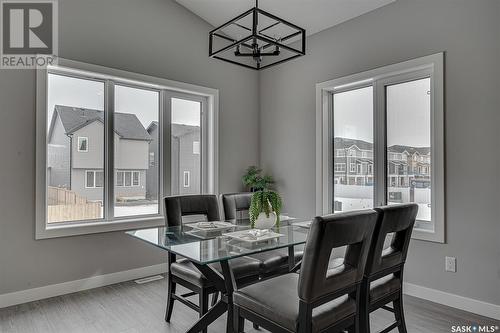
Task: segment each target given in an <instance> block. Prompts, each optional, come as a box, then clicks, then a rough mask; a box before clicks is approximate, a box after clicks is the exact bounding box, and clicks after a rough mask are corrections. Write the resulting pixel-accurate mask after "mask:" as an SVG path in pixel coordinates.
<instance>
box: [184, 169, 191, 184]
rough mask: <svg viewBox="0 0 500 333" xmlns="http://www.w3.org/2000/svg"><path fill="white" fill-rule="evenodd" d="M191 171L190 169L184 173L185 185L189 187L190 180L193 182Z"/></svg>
mask: <svg viewBox="0 0 500 333" xmlns="http://www.w3.org/2000/svg"><path fill="white" fill-rule="evenodd" d="M190 178H191V173H190V172H189V171H184V174H183V178H182V179H183V186H184V187H189V186H190V182H191V179H190Z"/></svg>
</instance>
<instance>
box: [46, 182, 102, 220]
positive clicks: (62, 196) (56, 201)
mask: <svg viewBox="0 0 500 333" xmlns="http://www.w3.org/2000/svg"><path fill="white" fill-rule="evenodd" d="M101 211H102V209H101V204H100V203H99V202H90V201H88V200H87V199H86V198H84V197H82V196H80V195H78V194H77V193H75V192H73V191H70V190H67V189H64V188H59V187H50V186H49V187H48V191H47V217H48V223H54V222H64V221H78V220H89V219H98V218H101V216H102V214H101Z"/></svg>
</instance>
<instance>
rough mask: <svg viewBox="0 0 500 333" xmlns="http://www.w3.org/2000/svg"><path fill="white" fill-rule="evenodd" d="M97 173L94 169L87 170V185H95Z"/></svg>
mask: <svg viewBox="0 0 500 333" xmlns="http://www.w3.org/2000/svg"><path fill="white" fill-rule="evenodd" d="M94 181H95V174H94V171H85V187H87V188H92V187H95V186H94Z"/></svg>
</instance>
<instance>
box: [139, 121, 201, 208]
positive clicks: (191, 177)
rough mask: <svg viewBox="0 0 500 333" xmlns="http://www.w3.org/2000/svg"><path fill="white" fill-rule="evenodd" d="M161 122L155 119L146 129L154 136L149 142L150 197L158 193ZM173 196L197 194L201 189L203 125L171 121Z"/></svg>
mask: <svg viewBox="0 0 500 333" xmlns="http://www.w3.org/2000/svg"><path fill="white" fill-rule="evenodd" d="M158 130H159V128H158V122H156V121H154V122H152V123H151V124H150V125H149V126H148V128H147V132H148V133H149V135H150V137H151V138H152V140H153V141H152V142H151V144H150V145H149V170H148V172H147V182H146V183H147V187H148V190H147V198H148V199H150V200H155V199H156V198H157V196H158V145H157V144H156V140H158V138H159V135H158ZM171 152H172V159H171V161H172V162H171V163H172V165H171V173H172V178H171V181H172V183H171V184H172V188H171V191H172V192H171V193H172V195H179V194H198V193H200V192H201V145H200V127H199V126H190V125H182V124H172V148H171Z"/></svg>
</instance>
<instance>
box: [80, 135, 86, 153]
mask: <svg viewBox="0 0 500 333" xmlns="http://www.w3.org/2000/svg"><path fill="white" fill-rule="evenodd" d="M78 151H79V152H83V153H86V152H88V151H89V138H86V137H83V136H79V137H78Z"/></svg>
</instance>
